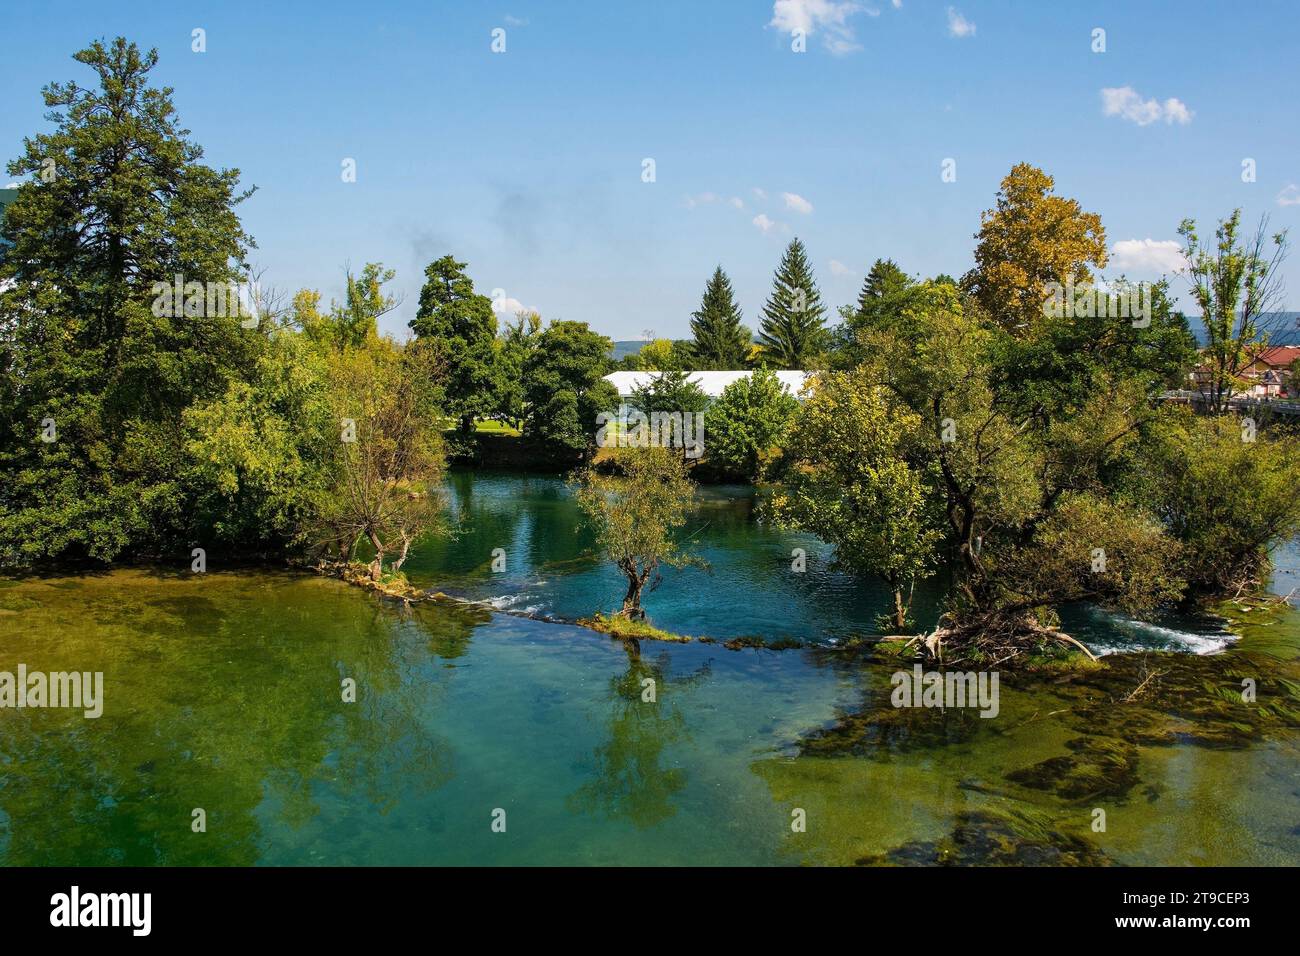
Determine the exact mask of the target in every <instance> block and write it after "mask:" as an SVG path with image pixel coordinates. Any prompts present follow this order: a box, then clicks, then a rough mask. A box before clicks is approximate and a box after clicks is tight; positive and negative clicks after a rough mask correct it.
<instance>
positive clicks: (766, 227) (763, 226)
mask: <svg viewBox="0 0 1300 956" xmlns="http://www.w3.org/2000/svg"><path fill="white" fill-rule="evenodd" d="M753 223H754V225H755V226H757V227H758V231H759V232H761V233H762V234H763V235H765V236H766V235H767V234H768V233H769V232H771V231H772V230H773V229H775V228H776V227H777V226H779V225H781V224H780V223H779V222H775V221H773V220H771V219H768V218H767V214H766V213H761V212H760V213H759V214H758V215H757V216H755V217H754V219H753Z"/></svg>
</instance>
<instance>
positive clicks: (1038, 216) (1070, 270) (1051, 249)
mask: <svg viewBox="0 0 1300 956" xmlns="http://www.w3.org/2000/svg"><path fill="white" fill-rule="evenodd" d="M1054 186H1055V181H1054V180H1053V179H1052V177H1051V176H1049V175H1047V174H1046V173H1045V172H1043V171H1042V170H1041V169H1038V168H1037V167H1035V166H1031V165H1029V164H1028V163H1019V164H1018V165H1016V166H1014V167H1012V169H1011V172H1010V173H1008V174H1007V177H1006V178H1005V179H1003V180H1002V186H1001V188H1000V189H999V190H998V195H997V206H996V208H994V209H990V210H987V211H986V212H985V213H984V214H983V215H982V216H981V217H980V231H979V232H978V233H977V234H976V238H977V239H978V240H979V244H978V245H977V246H976V248H975V268H974V269H972V270H971V271H970V272H968V273H967V274H966V276H965V277H964V278H963V280H962V284H963V286H964V288H965V289H966V290H967V291H969V292H970V293H972V294H973V295H974V296H975V299H976V301H978V302H979V304H980V306H982V307H983V309H984V311H985V312H987V313H988V314H989V315H990V316H991V317H992V318H993V319H994V320H996V321H997V322H998V323H999V324H1000V325H1001V326H1002V327H1003V328H1005V329H1008V330H1024V329H1032V328H1034V327H1035V326H1037V324H1038V323H1039V322H1041V321H1042V319H1043V316H1044V310H1043V302H1044V301H1045V300H1046V299H1047V297H1048V294H1049V291H1050V290H1049V288H1048V283H1051V282H1055V283H1059V284H1060V285H1061V286H1064V285H1065V284H1066V283H1067V282H1069V283H1072V285H1074V286H1082V285H1086V284H1087V283H1089V282H1091V281H1092V271H1091V269H1090V268H1089V265H1093V266H1096V267H1098V268H1100V267H1104V266H1105V265H1106V231H1105V230H1104V229H1103V228H1102V225H1101V217H1100V216H1098V215H1097V214H1096V213H1089V212H1084V211H1083V209H1082V207H1080V205H1079V203H1078V201H1077V200H1074V199H1065V198H1063V197H1061V196H1055V195H1053V194H1052V189H1053V188H1054Z"/></svg>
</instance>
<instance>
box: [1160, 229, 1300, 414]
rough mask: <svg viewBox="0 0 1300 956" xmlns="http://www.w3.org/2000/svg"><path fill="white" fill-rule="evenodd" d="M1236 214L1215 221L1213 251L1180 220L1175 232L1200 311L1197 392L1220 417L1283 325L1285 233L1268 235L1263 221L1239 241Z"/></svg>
mask: <svg viewBox="0 0 1300 956" xmlns="http://www.w3.org/2000/svg"><path fill="white" fill-rule="evenodd" d="M1240 226H1241V210H1240V209H1236V210H1234V211H1233V213H1232V215H1231V216H1229V217H1228V218H1227V219H1221V220H1220V221H1219V225H1218V228H1217V229H1215V231H1214V236H1215V244H1214V247H1213V249H1211V248H1209V247H1207V246H1206V245H1204V244H1203V243H1202V242H1201V241H1200V239H1199V238H1198V236H1197V234H1196V223H1195V222H1193V221H1192V220H1191V219H1185V220H1183V222H1182V225H1180V226H1179V228H1178V233H1179V235H1181V236H1182V237H1183V240H1184V242H1185V247H1184V249H1183V256H1184V258H1185V259H1186V260H1187V273H1188V276H1189V278H1190V280H1191V285H1192V295H1193V297H1194V298H1195V299H1196V304H1197V305H1199V306H1200V308H1201V322H1202V324H1203V325H1204V326H1205V336H1206V344H1205V348H1204V349H1202V350H1201V364H1200V367H1199V369H1198V374H1197V388H1198V389H1199V390H1200V392H1201V396H1202V399H1203V401H1204V402H1205V404H1206V406H1207V407H1208V408H1209V410H1210V411H1212V412H1214V413H1216V414H1223V413H1224V412H1226V411H1227V410H1228V407H1229V403H1230V402H1231V401H1232V398H1233V396H1234V395H1235V394H1236V392H1237V391H1238V390H1239V389H1240V388H1241V387H1242V384H1243V383H1242V381H1241V374H1242V372H1244V371H1245V370H1246V369H1247V368H1249V367H1250V366H1251V365H1252V364H1254V362H1255V360H1256V359H1257V358H1258V357H1259V355H1260V353H1261V352H1263V351H1264V350H1265V349H1267V348H1268V345H1269V339H1270V337H1271V336H1272V335H1273V334H1275V333H1277V332H1280V331H1281V329H1282V326H1283V324H1284V323H1285V321H1286V315H1285V313H1283V312H1282V311H1281V306H1282V297H1283V288H1282V281H1281V279H1282V277H1281V275H1280V271H1281V267H1282V263H1283V262H1284V261H1285V259H1286V255H1287V251H1288V248H1289V244H1288V242H1287V235H1286V232H1285V231H1283V232H1279V233H1276V234H1274V235H1272V236H1270V235H1269V233H1268V218H1267V217H1263V218H1261V219H1260V221H1259V225H1258V226H1257V227H1256V228H1255V231H1254V233H1253V234H1251V235H1250V236H1248V237H1246V238H1245V239H1244V240H1243V239H1240V238H1238V230H1239V229H1240Z"/></svg>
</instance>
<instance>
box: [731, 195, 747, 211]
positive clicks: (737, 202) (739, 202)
mask: <svg viewBox="0 0 1300 956" xmlns="http://www.w3.org/2000/svg"><path fill="white" fill-rule="evenodd" d="M727 202H729V203H731V204H732V205H733V206H735V207H736V208H737V209H744V208H745V200H743V199H741V198H740V197H739V196H732V197H731V198H730V199H728V200H727Z"/></svg>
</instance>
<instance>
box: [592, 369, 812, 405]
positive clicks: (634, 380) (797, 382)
mask: <svg viewBox="0 0 1300 956" xmlns="http://www.w3.org/2000/svg"><path fill="white" fill-rule="evenodd" d="M659 374H660V373H659V372H611V373H610V374H609V375H606V376H605V381H607V382H610V383H611V384H612V385H613V386H614V387H615V388H616V389H618V397H619V398H620V399H622V400H624V401H626V400H628V399H630V398H631V397H632V393H633V392H634V391H636V390H637V389H638V388H641V387H642V386H644V385H648V384H649V383H650V382H652V381H654V379H655V376H657V375H659ZM686 374H687V378H688V380H689V381H692V382H694V383H695V384H696V385H698V386H699V387H700V391H702V392H704V394H705V395H707V396H708V397H709V398H710V399H716V398H718V396H720V395H721V394H722V390H723V389H724V388H726V387H727V386H728V385H730V384H731V383H732V382H735V381H738V380H740V379H742V378H748V377H749V376H750V375H751V374H753V373H752V372H749V371H747V370H744V369H741V370H739V371H734V372H687V373H686ZM774 374H775V375H776V377H777V379H778V380H779V381H780V382H781V384H782V385H784V386H785V387H786V390H787V391H788V392H789V393H790V394H791V395H793V396H794V397H795V398H799V397H800V396H799V393H800V391H802V390H803V386H804V383H805V382H806V381H807V380H808V376H810V375H811V374H812V373H811V372H775V373H774Z"/></svg>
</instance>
